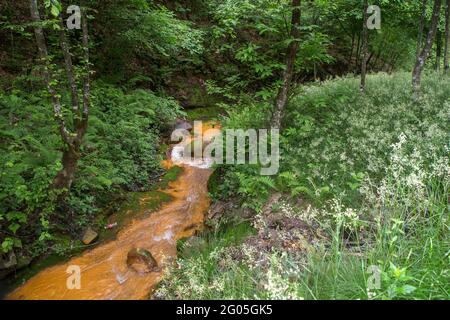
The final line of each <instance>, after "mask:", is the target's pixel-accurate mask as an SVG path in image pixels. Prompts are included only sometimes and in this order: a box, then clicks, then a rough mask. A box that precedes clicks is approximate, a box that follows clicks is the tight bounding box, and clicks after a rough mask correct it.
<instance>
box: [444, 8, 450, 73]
mask: <svg viewBox="0 0 450 320" xmlns="http://www.w3.org/2000/svg"><path fill="white" fill-rule="evenodd" d="M449 37H450V0H447V5H446V10H445V40H444V41H445V45H444V73H445V74H448V69H449V64H448V45H449V41H450V39H449Z"/></svg>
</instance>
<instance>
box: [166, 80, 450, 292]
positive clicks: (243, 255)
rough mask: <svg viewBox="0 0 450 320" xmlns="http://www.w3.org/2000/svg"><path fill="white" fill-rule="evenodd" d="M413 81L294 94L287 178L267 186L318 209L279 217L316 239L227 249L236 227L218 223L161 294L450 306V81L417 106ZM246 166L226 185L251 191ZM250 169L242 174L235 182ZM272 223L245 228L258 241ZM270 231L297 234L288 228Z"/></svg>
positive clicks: (342, 84)
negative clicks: (290, 246)
mask: <svg viewBox="0 0 450 320" xmlns="http://www.w3.org/2000/svg"><path fill="white" fill-rule="evenodd" d="M409 78H410V75H408V74H397V75H394V76H389V75H384V74H380V75H374V76H370V77H369V79H368V87H367V93H366V94H365V95H364V96H361V95H360V94H359V92H358V90H357V86H358V84H357V80H356V79H352V78H345V79H338V80H334V81H330V82H327V83H324V84H322V85H314V86H311V87H306V88H301V89H299V93H298V94H297V95H296V96H294V97H293V99H292V102H291V105H290V106H289V110H288V115H289V119H297V120H298V121H293V122H289V123H287V124H286V129H285V130H284V132H283V133H282V135H283V137H282V144H283V145H282V148H283V155H282V163H281V166H282V172H281V174H280V176H279V177H275V178H274V179H275V181H276V183H277V189H278V191H281V192H284V199H286V203H294V204H295V203H297V202H298V201H297V202H296V201H295V200H298V198H299V197H300V198H309V202H310V203H312V204H313V205H312V206H309V207H305V206H296V205H294V206H293V205H287V204H286V203H284V202H280V203H277V207H278V208H277V211H278V214H281V215H284V216H285V217H287V218H289V219H299V218H300V219H302V221H304V222H305V223H308V224H310V225H311V226H312V227H314V228H316V229H320V230H321V234H322V235H323V236H321V237H317V238H316V239H314V240H313V241H312V242H311V244H310V246H308V248H307V250H301V251H298V252H295V251H294V252H293V251H292V250H285V249H284V248H283V247H276V246H273V248H272V250H262V247H261V246H260V244H258V242H257V241H256V242H255V241H247V240H246V237H240V238H239V239H240V240H239V241H237V242H232V243H230V242H228V243H227V244H224V243H223V241H222V240H223V239H225V238H226V237H225V236H224V235H228V236H227V237H229V235H230V234H232V233H233V232H234V231H235V230H236V229H235V228H234V227H233V226H231V227H230V226H227V227H223V226H222V227H221V228H222V229H221V230H222V231H221V232H216V233H214V234H211V235H209V236H208V237H207V238H205V239H204V240H203V241H204V242H206V243H208V245H206V246H203V247H201V248H200V247H197V249H195V248H191V249H190V254H189V255H184V256H183V258H182V259H181V260H180V262H179V265H178V268H174V269H173V270H171V272H170V273H169V276H168V277H167V278H166V279H165V280H164V282H163V283H162V285H161V288H160V289H159V291H158V295H160V297H165V298H184V299H205V298H209V299H224V298H234V299H245V298H261V299H448V298H449V297H450V281H449V280H450V271H449V266H450V250H449V248H450V241H449V240H450V237H449V235H450V233H449V184H450V179H449V178H450V165H449V157H448V153H449V150H450V144H449V142H450V132H449V128H450V81H449V79H446V78H445V79H444V78H441V77H437V76H436V77H429V78H427V79H425V81H424V83H423V94H422V96H421V98H420V99H419V100H417V101H415V100H413V99H411V91H410V82H409ZM252 112H254V113H257V112H258V110H257V108H248V109H244V108H241V109H240V110H239V111H236V114H233V113H232V114H231V116H230V122H231V123H232V124H233V126H238V125H239V119H244V120H245V121H246V122H245V124H243V125H244V126H248V123H247V122H248V119H251V118H252V117H251V114H252ZM242 113H245V114H242ZM255 118H258V117H257V116H255ZM259 118H260V117H259ZM225 169H226V168H225ZM247 169H248V168H237V167H233V168H229V169H228V171H227V173H226V175H225V177H226V178H225V179H224V181H223V186H224V187H223V188H222V189H224V190H226V187H227V185H228V186H229V187H230V189H232V188H235V189H238V190H247V189H251V185H252V183H250V182H251V181H250V182H248V181H249V180H251V179H252V178H251V174H248V170H247ZM245 174H247V176H246V179H234V178H233V176H237V177H242V175H245ZM247 182H248V184H247V185H245V186H242V185H240V184H242V183H247ZM259 187H261V186H259ZM309 189H311V192H309ZM298 190H301V193H300V195H299V192H297V191H298ZM229 192H230V191H229V190H228V193H227V195H229ZM258 194H264V192H257V193H255V192H252V190H250V191H249V195H251V196H248V197H246V195H245V194H242V193H241V194H240V195H239V196H240V197H241V199H242V202H243V205H247V206H249V207H252V205H251V202H252V201H259V202H261V201H264V200H265V199H262V198H261V199H257V197H258ZM253 207H256V206H253ZM259 207H260V206H259ZM267 219H268V217H267V213H266V212H263V211H261V212H257V213H255V218H254V223H253V226H252V227H250V226H246V228H254V229H255V230H256V234H258V235H261V234H264V230H265V229H267V228H270V226H269V225H270V224H268V223H265V222H267ZM261 221H262V223H261ZM273 230H274V231H275V232H277V233H279V234H281V233H284V234H289V235H292V236H293V237H295V232H296V231H295V230H283V227H280V228H279V229H276V228H275V229H273ZM297 232H299V233H302V232H303V230H297ZM241 234H242V233H241ZM253 238H255V237H253Z"/></svg>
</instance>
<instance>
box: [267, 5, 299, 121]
mask: <svg viewBox="0 0 450 320" xmlns="http://www.w3.org/2000/svg"><path fill="white" fill-rule="evenodd" d="M300 4H301V0H292V20H291V31H290V38H291V42H290V44H289V46H288V49H287V56H286V69H285V70H284V72H283V84H282V85H281V88H280V90H279V91H278V95H277V98H276V100H275V109H274V112H273V114H272V120H271V126H272V128H278V129H279V128H280V127H281V119H282V117H283V113H284V109H285V107H286V104H287V100H288V93H289V88H290V86H291V83H292V77H293V74H294V66H295V58H296V56H297V51H298V47H299V43H298V38H299V36H300V17H301V9H300Z"/></svg>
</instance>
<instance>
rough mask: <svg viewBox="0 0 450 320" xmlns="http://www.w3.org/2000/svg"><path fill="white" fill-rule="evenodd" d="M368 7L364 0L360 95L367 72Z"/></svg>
mask: <svg viewBox="0 0 450 320" xmlns="http://www.w3.org/2000/svg"><path fill="white" fill-rule="evenodd" d="M368 7H369V4H368V0H364V6H363V10H364V12H363V29H362V50H361V51H362V56H361V84H360V90H361V92H362V93H364V92H365V91H366V71H367V38H368V33H369V32H368V29H367V8H368Z"/></svg>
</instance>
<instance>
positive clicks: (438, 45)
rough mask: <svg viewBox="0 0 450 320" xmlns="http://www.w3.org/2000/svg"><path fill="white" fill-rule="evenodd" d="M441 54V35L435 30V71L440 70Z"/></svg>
mask: <svg viewBox="0 0 450 320" xmlns="http://www.w3.org/2000/svg"><path fill="white" fill-rule="evenodd" d="M441 53H442V34H441V31H440V30H439V28H438V30H437V32H436V65H435V68H436V71H438V72H439V71H440V70H441Z"/></svg>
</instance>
